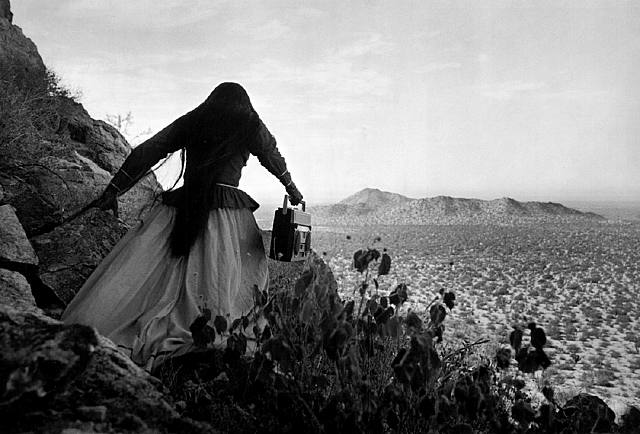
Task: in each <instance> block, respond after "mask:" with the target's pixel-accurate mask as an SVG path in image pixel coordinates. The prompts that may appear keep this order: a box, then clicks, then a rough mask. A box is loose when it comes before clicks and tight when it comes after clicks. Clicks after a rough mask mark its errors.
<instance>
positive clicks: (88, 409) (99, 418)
mask: <svg viewBox="0 0 640 434" xmlns="http://www.w3.org/2000/svg"><path fill="white" fill-rule="evenodd" d="M76 412H77V413H78V415H79V416H80V417H81V418H83V419H85V420H91V421H94V422H104V420H105V419H106V418H107V407H105V406H104V405H93V406H90V405H82V406H80V407H78V408H76Z"/></svg>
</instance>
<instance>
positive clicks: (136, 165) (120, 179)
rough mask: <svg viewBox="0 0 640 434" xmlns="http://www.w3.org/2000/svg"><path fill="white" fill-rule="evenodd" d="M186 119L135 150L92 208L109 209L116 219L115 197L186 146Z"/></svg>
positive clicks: (171, 125)
mask: <svg viewBox="0 0 640 434" xmlns="http://www.w3.org/2000/svg"><path fill="white" fill-rule="evenodd" d="M186 116H187V115H184V116H182V117H180V118H178V119H177V120H175V121H174V122H172V123H171V124H170V125H169V126H167V127H165V128H164V129H162V130H161V131H160V132H158V133H157V134H155V135H154V136H153V137H151V138H149V139H147V140H145V141H144V142H142V143H141V144H140V145H138V146H136V147H135V148H134V149H133V151H131V154H129V156H128V157H127V159H126V160H125V161H124V163H122V166H121V167H120V169H119V170H118V172H116V174H115V175H114V176H113V178H112V179H111V182H109V185H107V188H106V189H105V191H104V192H103V193H102V195H101V196H100V197H99V198H98V199H96V200H95V201H94V202H93V203H92V206H96V207H98V208H100V209H103V210H108V209H111V210H113V212H114V214H115V215H117V213H118V201H117V197H118V196H120V195H121V194H124V193H125V192H127V191H128V190H129V189H130V188H131V187H133V186H134V185H135V184H136V183H137V182H138V181H139V180H140V179H142V178H143V177H144V176H145V175H146V174H147V173H148V172H149V170H150V169H151V168H152V167H153V166H154V165H156V164H157V163H158V161H160V160H161V159H162V158H165V157H166V156H167V155H168V154H170V153H171V152H175V151H177V150H178V149H181V148H183V147H184V146H185V143H184V140H185V137H186V134H185V133H186V132H187V131H188V128H187V125H186V124H187V117H186Z"/></svg>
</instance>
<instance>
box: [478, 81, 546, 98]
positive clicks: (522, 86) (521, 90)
mask: <svg viewBox="0 0 640 434" xmlns="http://www.w3.org/2000/svg"><path fill="white" fill-rule="evenodd" d="M545 87H546V84H545V83H544V82H541V81H521V80H513V81H506V82H502V83H492V84H485V85H481V86H480V87H479V88H478V89H479V91H480V93H481V94H482V95H483V96H485V97H487V98H491V99H498V100H507V99H511V98H513V97H515V96H521V95H527V94H531V93H534V92H535V91H538V90H540V89H544V88H545Z"/></svg>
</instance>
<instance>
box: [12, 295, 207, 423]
mask: <svg viewBox="0 0 640 434" xmlns="http://www.w3.org/2000/svg"><path fill="white" fill-rule="evenodd" d="M150 378H151V377H150V375H149V374H148V373H147V372H145V371H144V370H142V369H141V368H139V367H137V366H136V365H135V364H134V363H133V362H132V361H131V360H130V359H129V358H128V357H127V356H126V355H124V354H122V353H121V352H120V351H118V349H117V348H116V346H115V345H114V344H113V343H112V342H111V341H109V340H108V339H106V338H104V337H102V336H99V335H98V334H97V333H96V332H95V330H94V329H92V328H90V327H86V326H82V325H78V324H74V325H65V324H62V323H60V322H58V321H56V320H53V319H51V318H47V317H46V316H44V315H42V314H40V313H37V312H35V313H27V312H23V311H20V310H16V309H12V308H11V307H6V306H2V305H0V432H3V433H4V432H6V433H10V432H32V431H38V432H40V431H41V430H42V427H43V426H46V427H47V428H46V429H47V432H61V431H62V430H64V429H65V428H79V426H78V423H77V422H76V419H78V417H81V418H83V419H89V420H91V421H93V422H104V424H107V425H108V426H111V427H112V428H111V429H110V430H109V431H110V432H123V431H133V432H136V431H144V430H146V429H148V430H151V431H153V432H195V433H197V432H211V430H210V428H209V427H208V426H207V425H206V424H203V423H198V422H194V421H192V420H190V419H188V418H181V417H180V416H179V414H178V413H177V412H176V410H175V409H174V407H172V406H171V405H170V404H169V402H168V401H167V400H166V398H165V396H164V395H163V394H162V392H160V391H159V390H158V388H157V387H156V386H155V385H154V384H153V382H152V381H150ZM24 408H28V409H29V411H30V412H31V413H34V412H37V413H38V414H39V415H40V416H39V417H38V418H29V417H20V416H21V415H23V414H24V411H23V410H24ZM69 409H76V411H69ZM34 414H35V413H34ZM43 418H44V419H45V420H43ZM47 418H49V419H47ZM85 430H86V429H85ZM98 431H102V430H100V429H98Z"/></svg>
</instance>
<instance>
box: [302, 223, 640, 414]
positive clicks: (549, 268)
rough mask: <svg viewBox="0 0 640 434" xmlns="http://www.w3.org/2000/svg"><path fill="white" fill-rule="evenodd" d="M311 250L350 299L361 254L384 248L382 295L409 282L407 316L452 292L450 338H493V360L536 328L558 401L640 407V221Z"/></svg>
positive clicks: (430, 230) (346, 240)
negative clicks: (523, 328) (529, 327)
mask: <svg viewBox="0 0 640 434" xmlns="http://www.w3.org/2000/svg"><path fill="white" fill-rule="evenodd" d="M376 237H380V240H379V241H377V240H376ZM313 247H314V250H316V251H317V252H319V253H323V254H325V259H326V260H327V261H328V262H329V264H330V265H331V267H332V268H333V271H334V273H335V275H336V278H337V280H338V283H339V285H340V290H341V292H342V294H343V295H344V296H345V297H352V296H353V295H354V292H355V291H354V289H355V288H356V287H357V286H358V283H359V282H360V281H361V280H362V276H361V275H360V274H359V273H357V272H356V271H354V270H353V268H352V266H351V263H352V258H353V253H354V252H355V251H356V250H358V249H360V248H366V247H372V248H377V249H379V250H381V251H382V249H384V248H386V249H387V250H388V253H389V254H390V256H391V257H392V268H391V273H390V274H389V275H387V276H382V277H381V278H380V284H381V285H380V291H382V292H385V291H389V290H390V289H393V288H394V287H395V286H396V285H397V284H398V283H401V282H404V283H406V284H407V285H408V286H409V291H410V297H409V303H407V307H406V308H407V309H414V310H415V311H424V310H425V307H426V306H428V304H429V303H430V301H431V300H432V299H433V297H434V295H435V294H436V293H437V292H438V290H439V289H440V288H444V289H446V290H454V291H455V293H456V297H457V299H456V302H457V305H456V306H455V308H454V309H453V311H452V312H451V315H450V316H449V317H448V319H447V324H448V326H447V327H448V328H447V330H446V334H445V340H446V339H447V338H448V339H450V340H451V341H456V340H460V339H466V340H471V339H475V338H479V337H488V338H490V339H492V341H493V342H494V344H493V349H492V348H490V347H488V348H487V351H492V350H495V346H497V345H500V344H504V345H508V334H509V332H510V331H511V326H512V325H513V324H516V323H517V324H522V323H525V322H528V321H535V322H536V323H537V324H539V325H540V326H541V327H542V328H544V329H545V331H546V332H547V336H548V338H549V344H548V347H549V349H548V351H547V352H548V354H549V355H550V357H551V359H552V362H553V364H552V366H551V367H550V368H549V369H547V370H546V372H545V373H544V374H543V377H544V378H543V379H542V380H540V379H539V380H538V381H543V380H546V379H548V380H550V382H551V383H552V384H554V385H556V393H557V394H558V395H559V396H561V395H562V394H565V396H572V395H574V394H576V393H578V392H588V393H594V394H597V395H598V396H600V397H602V398H603V399H605V400H606V401H607V402H608V403H609V405H611V406H612V407H613V408H614V410H617V409H619V408H620V407H624V406H626V405H636V406H638V405H640V224H638V223H588V224H547V225H537V226H507V225H495V226H489V225H482V226H471V225H465V226H462V225H460V226H372V227H314V229H313ZM371 287H373V285H371Z"/></svg>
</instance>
